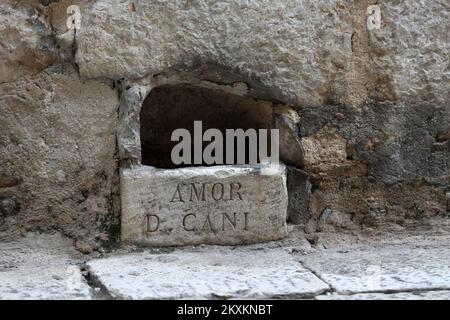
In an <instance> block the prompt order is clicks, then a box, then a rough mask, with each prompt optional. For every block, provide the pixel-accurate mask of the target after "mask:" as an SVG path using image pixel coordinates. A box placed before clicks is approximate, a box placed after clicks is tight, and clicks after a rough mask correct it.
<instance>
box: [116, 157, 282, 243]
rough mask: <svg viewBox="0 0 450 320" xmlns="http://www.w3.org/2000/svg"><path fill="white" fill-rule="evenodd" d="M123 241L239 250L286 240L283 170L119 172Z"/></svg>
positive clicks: (142, 169)
mask: <svg viewBox="0 0 450 320" xmlns="http://www.w3.org/2000/svg"><path fill="white" fill-rule="evenodd" d="M121 198H122V199H121V200H122V241H124V242H128V243H135V244H146V245H155V246H177V245H195V244H203V243H204V244H221V245H236V244H246V243H255V242H262V241H270V240H277V239H281V238H283V237H285V236H286V234H287V229H286V210H287V189H286V173H285V167H284V165H276V166H214V167H196V168H181V169H172V170H166V169H156V168H154V167H147V166H140V167H137V168H132V169H122V170H121Z"/></svg>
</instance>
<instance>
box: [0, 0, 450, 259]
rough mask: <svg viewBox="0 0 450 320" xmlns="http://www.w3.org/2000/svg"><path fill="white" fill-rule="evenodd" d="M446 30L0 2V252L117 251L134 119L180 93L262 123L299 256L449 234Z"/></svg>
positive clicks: (235, 9)
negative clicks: (61, 246)
mask: <svg viewBox="0 0 450 320" xmlns="http://www.w3.org/2000/svg"><path fill="white" fill-rule="evenodd" d="M70 5H76V6H78V7H79V9H80V17H81V23H80V28H68V24H67V19H68V18H70V17H69V15H68V13H67V8H68V7H69V6H70ZM372 5H376V6H377V8H379V13H380V17H379V18H380V20H379V21H378V20H376V21H375V20H373V19H374V18H373V14H376V13H373V12H375V11H377V10H375V11H374V10H372V11H371V10H368V8H369V7H370V6H372ZM377 12H378V11H377ZM448 13H449V6H448V2H447V1H446V0H431V1H424V0H423V1H413V0H404V1H399V0H378V1H376V0H319V1H306V0H297V1H275V0H263V1H256V0H255V1H253V0H250V1H229V2H228V1H227V2H224V1H206V0H205V1H202V0H199V1H192V2H186V1H156V0H155V1H153V0H152V1H139V0H129V1H123V0H121V1H119V0H59V1H58V0H49V1H47V0H26V1H18V0H3V1H2V2H1V3H0V44H1V45H0V239H1V240H6V239H13V238H17V237H20V236H22V235H23V234H25V232H27V231H30V230H34V231H46V230H59V231H61V232H62V233H64V234H65V235H67V236H69V237H71V238H73V239H74V240H75V242H76V244H77V247H78V249H80V250H82V251H83V252H91V251H93V250H97V249H100V248H106V247H109V246H111V245H114V244H116V243H117V242H118V240H119V238H120V232H121V228H120V222H121V215H123V214H124V211H123V210H122V209H123V206H122V205H121V203H120V197H121V193H120V187H119V185H120V178H119V168H121V169H130V168H132V167H133V166H139V165H140V151H141V149H140V148H141V145H140V144H141V140H140V135H139V125H140V122H139V121H140V119H139V111H140V109H141V107H142V104H143V103H144V100H145V99H146V97H147V96H148V95H150V94H152V91H153V89H155V88H158V87H162V86H180V85H184V86H185V85H188V86H201V87H202V88H207V89H209V90H212V91H214V92H215V94H216V96H217V95H219V96H220V94H223V96H224V97H227V95H229V94H232V95H239V96H241V97H244V98H246V99H250V100H254V101H256V102H258V101H262V102H261V103H264V104H269V105H273V108H274V110H275V109H277V112H276V114H277V117H278V118H277V119H276V120H275V126H276V127H278V128H280V130H284V132H285V133H286V136H284V138H283V139H282V142H284V143H282V144H281V153H283V152H284V153H285V154H287V155H289V157H287V158H286V159H287V160H289V159H290V160H292V159H296V161H293V162H292V163H287V162H288V161H285V163H287V164H289V165H290V166H289V167H288V168H287V184H286V186H287V187H288V189H287V194H288V202H289V204H288V210H289V221H290V222H295V223H301V224H304V228H305V231H306V232H307V233H308V234H309V235H311V238H314V237H315V236H319V235H320V233H321V232H344V231H346V230H352V231H357V230H361V229H367V228H380V229H382V228H393V229H394V230H398V229H402V228H404V227H406V226H408V225H409V224H411V223H415V222H417V221H420V220H421V219H423V218H425V217H428V216H437V215H441V216H444V217H448V214H449V205H450V186H449V154H450V105H449V101H450V99H449V98H450V81H449V74H450V73H449V54H448V53H449V45H450V44H449V43H450V42H449V39H448V32H447V30H448V29H449V27H450V26H449V23H450V22H449V21H450V20H449V19H448ZM368 21H375V22H376V23H375V26H374V27H370V28H368V25H367V22H368ZM153 92H155V91H153ZM204 97H205V99H207V98H208V96H206V95H205V96H204ZM173 99H175V100H176V99H178V100H181V101H182V100H183V99H185V98H183V96H174V97H173ZM227 99H228V98H226V99H225V98H224V101H228V100H227ZM256 104H259V102H258V103H256ZM274 114H275V112H274ZM199 117H201V114H199ZM294 142H295V143H294ZM298 143H299V145H297V144H298ZM293 146H294V147H293ZM292 148H294V149H295V151H292ZM296 157H297V158H296ZM289 177H291V179H289ZM296 181H298V182H296Z"/></svg>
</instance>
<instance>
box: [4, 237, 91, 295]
mask: <svg viewBox="0 0 450 320" xmlns="http://www.w3.org/2000/svg"><path fill="white" fill-rule="evenodd" d="M77 254H78V253H77V252H76V251H75V250H74V249H73V247H72V241H70V240H67V239H65V238H63V237H62V236H60V235H58V234H53V235H38V234H28V235H27V236H26V237H25V238H23V239H21V240H18V241H13V242H1V243H0V300H10V299H14V300H15V299H19V300H28V299H31V300H35V299H38V300H44V299H52V300H53V299H58V300H59V299H61V300H62V299H70V300H72V299H91V291H90V287H89V286H88V284H87V283H86V281H85V279H84V278H83V276H82V275H81V272H80V269H79V267H78V266H77V265H76V262H77V261H78V260H77V259H75V258H74V256H76V255H77Z"/></svg>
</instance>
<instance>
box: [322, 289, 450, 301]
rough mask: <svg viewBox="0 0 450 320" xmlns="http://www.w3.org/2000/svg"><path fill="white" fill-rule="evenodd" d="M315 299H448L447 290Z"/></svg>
mask: <svg viewBox="0 0 450 320" xmlns="http://www.w3.org/2000/svg"><path fill="white" fill-rule="evenodd" d="M316 299H317V300H450V291H449V290H438V291H425V292H396V293H357V294H351V295H342V294H330V295H320V296H317V297H316Z"/></svg>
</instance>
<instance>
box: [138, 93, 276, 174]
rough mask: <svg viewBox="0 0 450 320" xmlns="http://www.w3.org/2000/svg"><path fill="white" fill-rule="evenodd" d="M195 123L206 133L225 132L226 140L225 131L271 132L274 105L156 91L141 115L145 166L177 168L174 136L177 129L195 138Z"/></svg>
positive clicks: (231, 96) (214, 95)
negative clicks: (256, 130) (265, 130)
mask: <svg viewBox="0 0 450 320" xmlns="http://www.w3.org/2000/svg"><path fill="white" fill-rule="evenodd" d="M196 120H198V121H202V124H203V132H205V131H206V130H207V129H209V128H216V129H219V130H221V131H222V134H223V136H224V139H225V129H239V128H241V129H244V130H247V129H249V128H254V129H271V128H272V125H273V119H272V103H271V102H269V101H264V100H257V99H254V98H249V97H242V96H238V95H234V94H231V93H227V92H224V91H222V90H216V89H207V88H202V87H198V86H189V85H166V86H161V87H157V88H154V89H153V90H152V91H151V92H150V93H149V95H148V96H147V98H146V99H145V101H144V103H143V105H142V108H141V112H140V122H141V123H140V125H141V128H140V137H141V148H142V164H143V165H150V166H155V167H159V168H175V167H178V166H176V165H174V164H173V163H172V161H171V157H170V156H171V151H172V148H173V146H175V145H176V144H177V143H178V142H176V141H174V142H172V141H170V138H171V134H172V132H173V131H174V130H175V129H178V128H184V129H187V130H189V131H190V133H191V136H192V138H193V137H194V133H193V124H194V121H196ZM208 143H209V142H206V143H205V144H204V146H205V145H207V144H208ZM269 148H270V147H269ZM224 154H225V152H224ZM203 165H205V164H203ZM189 166H193V165H189Z"/></svg>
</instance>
